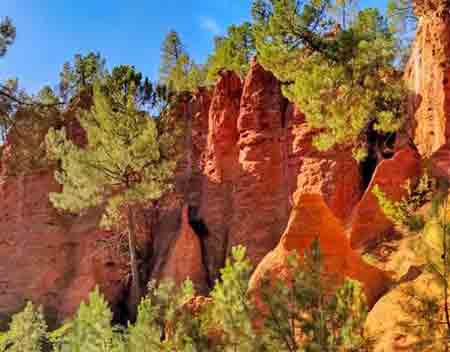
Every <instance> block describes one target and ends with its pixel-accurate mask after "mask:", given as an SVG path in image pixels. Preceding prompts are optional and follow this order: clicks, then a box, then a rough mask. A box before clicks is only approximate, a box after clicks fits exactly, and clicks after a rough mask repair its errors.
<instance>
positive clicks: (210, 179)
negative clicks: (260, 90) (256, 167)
mask: <svg viewBox="0 0 450 352" xmlns="http://www.w3.org/2000/svg"><path fill="white" fill-rule="evenodd" d="M241 94H242V82H241V79H240V78H239V76H237V75H236V74H235V73H233V72H223V73H222V74H221V78H220V79H219V81H218V83H217V85H216V88H215V91H214V96H213V99H212V102H211V108H210V111H209V132H208V144H207V151H206V160H205V168H204V176H205V179H204V186H203V197H202V207H201V218H202V219H203V221H204V222H205V225H206V229H207V234H205V239H204V244H205V253H204V254H205V259H206V260H205V262H206V265H207V267H208V272H209V275H210V279H211V282H212V281H214V280H215V279H216V278H217V277H218V274H219V269H220V268H221V267H223V265H224V263H225V257H226V255H227V246H228V242H229V238H228V236H229V231H230V225H231V220H232V214H233V211H234V209H233V198H232V192H233V187H234V183H235V182H236V179H237V177H238V176H239V162H238V158H239V149H238V146H237V142H238V138H239V134H238V131H237V120H238V117H239V104H240V99H241Z"/></svg>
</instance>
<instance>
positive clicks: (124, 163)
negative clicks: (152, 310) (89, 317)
mask: <svg viewBox="0 0 450 352" xmlns="http://www.w3.org/2000/svg"><path fill="white" fill-rule="evenodd" d="M114 93H115V94H117V95H118V96H119V99H117V100H116V101H122V98H123V97H122V96H121V94H126V98H127V99H126V105H125V106H121V108H120V109H116V108H114V106H112V105H111V104H110V98H109V97H107V96H105V95H104V94H103V93H102V92H101V89H100V88H99V87H98V86H96V87H95V89H94V107H93V108H92V110H91V111H90V112H85V113H82V114H81V115H80V118H79V120H80V123H81V125H82V127H83V128H84V130H85V131H86V133H87V137H88V146H87V147H86V148H80V147H78V146H76V145H75V144H74V143H72V142H71V141H70V140H68V139H67V137H66V132H65V130H64V129H62V130H55V129H51V130H50V131H49V133H48V135H47V138H46V144H47V150H48V153H49V156H50V157H51V158H54V159H56V160H59V161H60V164H61V170H59V171H57V172H56V173H55V177H56V179H57V180H58V182H59V183H60V184H61V185H63V191H62V192H61V193H52V194H50V199H51V201H52V203H53V205H54V206H55V207H57V208H60V209H65V210H68V211H71V212H74V213H80V212H82V211H83V210H85V209H87V208H90V207H101V208H103V207H105V212H104V216H103V219H102V225H103V226H105V227H110V228H117V227H126V228H127V230H128V235H129V236H128V238H129V252H130V264H131V271H132V287H133V290H132V293H133V296H134V297H135V299H136V300H138V299H139V298H140V297H141V296H142V289H141V283H140V275H139V267H138V258H137V249H136V246H137V243H136V225H135V210H134V205H139V204H142V203H143V202H146V201H149V200H153V199H158V198H160V197H161V196H162V195H163V194H164V192H165V191H166V190H168V189H169V188H170V179H171V177H172V175H173V171H174V168H175V164H176V160H173V159H170V158H169V155H170V154H169V153H170V150H171V148H172V145H173V142H174V139H173V137H171V136H170V135H167V136H164V135H160V134H159V133H158V130H157V126H156V122H155V120H154V119H151V118H149V116H148V115H146V114H145V113H143V112H142V111H140V110H138V109H137V108H136V87H135V86H134V85H131V86H130V90H129V92H127V93H125V92H124V91H123V90H121V91H116V92H114Z"/></svg>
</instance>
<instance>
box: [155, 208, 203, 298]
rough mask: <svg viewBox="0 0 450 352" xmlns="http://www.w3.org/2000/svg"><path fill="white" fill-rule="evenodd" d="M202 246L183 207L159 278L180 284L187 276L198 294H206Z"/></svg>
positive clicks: (186, 210)
mask: <svg viewBox="0 0 450 352" xmlns="http://www.w3.org/2000/svg"><path fill="white" fill-rule="evenodd" d="M202 259H203V255H202V246H201V243H200V239H199V237H198V235H197V234H196V233H195V231H194V230H193V229H192V227H191V225H190V224H189V209H188V207H187V206H185V207H184V209H183V215H182V220H181V228H180V232H179V234H178V238H177V239H176V241H175V244H174V245H173V247H172V248H171V249H170V253H169V256H168V259H167V262H166V263H165V266H164V269H163V271H162V274H161V279H167V280H173V281H174V282H175V283H176V284H177V285H181V284H182V283H183V282H184V280H186V279H187V278H189V279H190V280H191V281H192V283H193V284H194V286H195V288H196V291H197V292H198V293H199V294H202V293H203V294H207V293H208V286H206V285H205V284H206V283H207V282H208V280H207V276H206V270H205V267H204V263H203V261H202Z"/></svg>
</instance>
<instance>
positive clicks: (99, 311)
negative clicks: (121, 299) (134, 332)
mask: <svg viewBox="0 0 450 352" xmlns="http://www.w3.org/2000/svg"><path fill="white" fill-rule="evenodd" d="M64 330H65V331H64V332H63V333H62V336H60V337H59V339H58V340H57V341H54V347H55V351H56V352H122V351H123V352H125V345H124V344H123V343H122V340H121V338H120V337H119V336H118V332H117V331H116V329H115V328H114V327H113V326H112V312H111V309H110V308H109V306H108V304H107V303H106V301H105V298H104V297H103V296H102V295H101V294H100V292H99V290H98V288H96V289H95V290H94V291H93V292H92V293H91V294H90V295H89V301H88V302H87V303H85V302H82V303H81V305H80V307H79V308H78V312H77V314H76V316H75V318H74V320H72V321H70V322H69V323H67V325H66V326H65V329H64Z"/></svg>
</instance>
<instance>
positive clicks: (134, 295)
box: [128, 205, 142, 320]
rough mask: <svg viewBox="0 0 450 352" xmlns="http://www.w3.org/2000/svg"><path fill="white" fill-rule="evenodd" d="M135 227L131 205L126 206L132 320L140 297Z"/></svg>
mask: <svg viewBox="0 0 450 352" xmlns="http://www.w3.org/2000/svg"><path fill="white" fill-rule="evenodd" d="M136 243H137V241H136V226H135V223H134V212H133V208H132V206H131V205H129V206H128V246H129V252H130V266H131V278H132V282H131V292H130V293H131V294H130V298H131V300H130V312H129V313H130V315H131V318H132V320H134V319H135V318H136V314H137V306H138V305H139V301H140V299H141V297H142V288H141V281H140V279H141V278H140V275H139V266H138V262H137V255H136Z"/></svg>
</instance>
